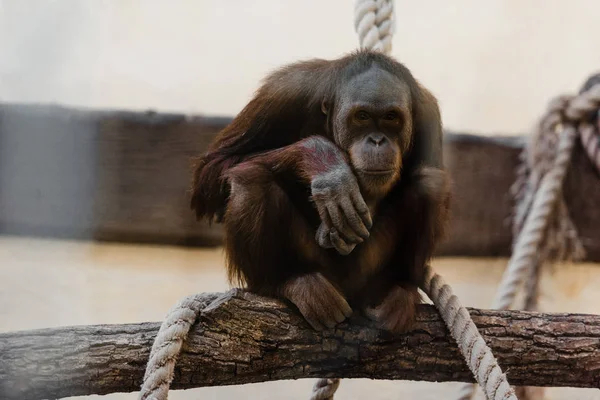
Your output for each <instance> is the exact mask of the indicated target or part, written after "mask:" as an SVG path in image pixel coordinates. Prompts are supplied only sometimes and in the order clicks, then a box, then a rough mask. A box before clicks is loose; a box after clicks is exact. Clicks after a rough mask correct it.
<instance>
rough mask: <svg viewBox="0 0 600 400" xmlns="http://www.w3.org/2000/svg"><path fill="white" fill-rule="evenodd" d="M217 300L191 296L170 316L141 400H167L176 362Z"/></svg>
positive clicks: (155, 348)
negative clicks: (198, 322)
mask: <svg viewBox="0 0 600 400" xmlns="http://www.w3.org/2000/svg"><path fill="white" fill-rule="evenodd" d="M212 299H214V296H207V295H206V294H198V295H193V296H188V297H186V298H184V299H182V300H181V301H180V302H179V303H178V304H177V305H175V306H174V307H173V308H172V309H171V310H170V311H169V312H168V314H167V317H166V318H165V320H164V321H163V323H162V324H161V326H160V329H159V330H158V334H157V335H156V338H155V339H154V343H153V344H152V350H151V351H150V357H149V358H148V364H147V365H146V372H145V374H144V381H143V383H142V387H141V390H140V393H139V397H138V399H139V400H167V398H168V397H169V386H170V385H171V382H172V381H173V373H174V369H175V362H176V361H177V357H178V356H179V353H180V351H181V347H182V346H183V342H184V341H185V339H186V338H187V335H188V332H189V330H190V327H191V326H192V325H193V324H194V322H195V321H196V319H197V318H198V315H199V314H200V312H201V311H202V310H203V309H204V308H205V307H206V306H207V305H208V303H210V302H211V300H212Z"/></svg>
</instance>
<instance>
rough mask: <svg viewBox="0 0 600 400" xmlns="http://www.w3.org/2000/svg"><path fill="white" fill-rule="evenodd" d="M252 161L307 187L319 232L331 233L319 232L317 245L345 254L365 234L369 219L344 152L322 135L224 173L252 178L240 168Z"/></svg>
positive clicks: (367, 230)
mask: <svg viewBox="0 0 600 400" xmlns="http://www.w3.org/2000/svg"><path fill="white" fill-rule="evenodd" d="M253 164H260V165H262V166H263V167H265V168H266V169H268V170H270V171H271V172H272V173H273V174H274V175H275V176H277V175H282V174H292V175H293V176H295V177H297V178H298V179H299V180H300V181H301V182H302V183H303V184H305V185H307V187H310V191H311V195H312V200H313V201H314V204H315V206H316V208H317V211H318V213H319V216H320V218H321V222H322V226H323V229H321V230H320V232H327V233H329V234H330V236H331V237H325V236H324V235H322V237H320V238H319V239H318V242H319V244H320V245H321V246H323V247H335V248H336V249H337V250H338V251H339V252H340V253H342V254H348V253H349V252H350V251H351V250H352V249H353V248H354V246H351V244H356V243H360V242H362V241H363V240H364V239H366V238H368V237H369V229H370V228H371V226H372V219H371V215H370V212H369V208H368V207H367V205H366V203H365V201H364V199H363V197H362V195H361V193H360V189H359V186H358V182H357V180H356V177H355V176H354V173H353V171H352V169H351V168H350V165H349V163H348V160H347V158H346V155H345V154H344V152H342V151H341V150H340V149H339V148H338V147H337V146H336V145H335V144H333V143H332V142H331V141H329V140H328V139H326V138H325V137H322V136H310V137H308V138H306V139H303V140H300V141H298V142H296V143H294V144H292V145H289V146H286V147H283V148H280V149H277V150H271V151H268V152H265V153H262V154H260V155H257V156H253V157H252V158H250V159H249V160H248V161H246V162H243V163H241V164H239V165H238V166H236V167H235V168H233V169H231V170H230V171H229V172H227V173H226V177H229V178H235V179H245V178H244V177H246V179H252V176H250V175H248V174H245V173H244V170H252V168H251V167H252V166H253ZM242 183H243V182H242ZM340 210H341V211H340Z"/></svg>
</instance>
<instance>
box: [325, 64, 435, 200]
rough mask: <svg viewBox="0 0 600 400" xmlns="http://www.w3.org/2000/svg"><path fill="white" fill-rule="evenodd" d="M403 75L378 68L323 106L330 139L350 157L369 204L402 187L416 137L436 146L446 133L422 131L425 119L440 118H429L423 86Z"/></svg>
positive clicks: (354, 80) (350, 79) (351, 78)
mask: <svg viewBox="0 0 600 400" xmlns="http://www.w3.org/2000/svg"><path fill="white" fill-rule="evenodd" d="M402 75H404V74H400V73H397V72H396V73H391V72H390V71H388V70H386V69H384V68H381V67H380V66H379V65H378V64H376V63H374V64H372V65H371V66H370V67H369V68H368V69H366V70H363V71H361V72H360V73H358V74H354V75H350V76H349V77H347V79H345V82H344V83H343V84H341V85H338V89H337V90H335V91H334V92H333V93H332V95H331V97H330V98H327V99H325V100H324V101H323V103H322V107H321V110H322V112H323V113H324V114H325V115H327V119H328V129H329V130H330V134H331V136H332V138H333V140H334V142H335V143H336V144H337V145H338V146H339V147H340V148H341V149H343V150H344V151H345V152H346V153H347V154H348V156H349V159H350V164H351V166H352V168H353V169H354V172H355V174H356V176H357V178H358V181H359V184H360V186H361V192H363V194H364V195H365V196H366V197H369V198H375V199H377V198H382V197H385V196H386V195H387V194H388V193H389V191H390V190H391V189H392V188H393V187H394V185H395V184H396V183H397V182H398V181H399V179H400V176H401V171H402V169H403V166H404V164H405V161H404V160H405V157H406V156H407V155H408V154H409V153H410V152H411V150H412V148H413V144H414V141H415V140H414V139H415V135H418V134H421V136H424V137H419V140H420V141H431V140H433V141H435V139H437V138H435V135H437V134H438V130H441V126H440V127H439V128H438V129H435V128H437V127H434V129H433V131H431V128H432V127H427V128H429V131H427V130H426V129H425V132H418V131H417V130H418V128H419V124H421V125H423V123H424V122H425V121H423V120H422V119H423V118H431V121H434V123H435V121H439V116H438V115H434V114H431V112H429V113H427V110H426V108H427V102H423V101H422V99H421V98H422V96H423V93H421V91H420V88H419V86H418V84H417V83H416V81H414V79H413V78H412V76H410V74H409V73H408V74H407V75H406V76H402ZM415 100H416V101H415ZM419 107H421V108H420V109H419ZM435 110H437V107H433V109H432V110H430V111H434V112H435ZM415 120H417V121H415ZM415 122H416V123H415ZM430 123H431V122H430ZM415 125H417V126H415ZM423 128H425V127H423ZM428 136H429V138H428ZM432 136H433V138H432Z"/></svg>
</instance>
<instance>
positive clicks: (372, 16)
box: [354, 0, 395, 53]
mask: <svg viewBox="0 0 600 400" xmlns="http://www.w3.org/2000/svg"><path fill="white" fill-rule="evenodd" d="M354 29H355V31H356V33H358V39H359V41H360V47H362V48H367V49H372V50H380V51H383V52H385V53H389V52H390V51H392V35H393V33H394V29H395V26H394V2H393V0H357V1H356V3H355V7H354Z"/></svg>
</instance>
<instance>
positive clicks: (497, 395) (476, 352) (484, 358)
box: [422, 266, 517, 400]
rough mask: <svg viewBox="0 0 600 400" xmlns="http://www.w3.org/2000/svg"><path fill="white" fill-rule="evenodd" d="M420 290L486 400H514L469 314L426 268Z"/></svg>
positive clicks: (504, 378)
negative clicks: (482, 391)
mask: <svg viewBox="0 0 600 400" xmlns="http://www.w3.org/2000/svg"><path fill="white" fill-rule="evenodd" d="M422 289H423V291H424V292H425V293H426V294H427V296H429V298H430V299H431V301H433V304H434V305H435V307H436V308H437V309H438V311H439V312H440V314H441V316H442V319H443V320H444V322H445V323H446V326H447V327H448V329H449V330H450V334H451V335H452V337H453V338H454V340H456V343H457V344H458V347H459V349H460V352H461V353H462V355H463V357H464V358H465V360H466V362H467V365H468V366H469V369H470V370H471V372H472V373H473V375H474V376H475V379H476V380H477V382H478V383H479V385H480V386H481V387H482V388H483V389H484V392H485V394H486V397H487V399H489V400H517V396H516V395H515V393H514V391H513V389H512V388H511V386H510V384H509V383H508V380H507V379H506V375H504V373H503V372H502V369H501V368H500V366H499V365H498V362H497V361H496V358H495V357H494V355H493V354H492V350H491V349H490V348H489V347H488V345H487V344H486V343H485V341H484V340H483V337H482V336H481V335H480V334H479V331H478V330H477V326H475V323H473V320H472V319H471V316H470V315H469V312H468V311H467V309H466V308H465V307H463V306H462V304H461V303H460V301H459V300H458V297H456V295H455V294H454V293H453V292H452V288H451V287H450V286H449V285H448V284H446V283H445V282H444V280H443V279H442V277H441V276H440V275H438V274H436V273H435V272H433V270H432V269H431V267H430V266H427V268H426V271H425V281H424V283H423V285H422Z"/></svg>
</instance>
